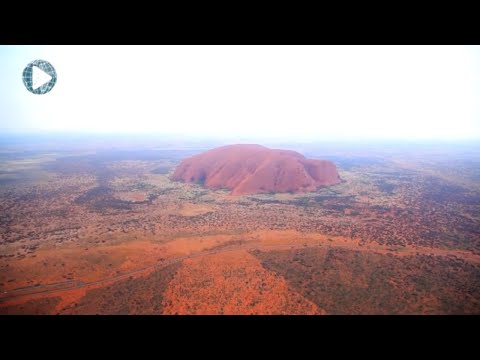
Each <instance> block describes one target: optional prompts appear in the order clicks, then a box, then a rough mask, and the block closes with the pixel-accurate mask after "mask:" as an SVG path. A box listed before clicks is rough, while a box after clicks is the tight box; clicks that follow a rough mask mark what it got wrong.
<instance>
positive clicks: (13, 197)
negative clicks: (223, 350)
mask: <svg viewBox="0 0 480 360" xmlns="http://www.w3.org/2000/svg"><path fill="white" fill-rule="evenodd" d="M213 147H214V146H213V145H210V144H202V145H201V146H197V147H185V146H183V147H182V146H176V145H172V144H166V145H165V144H163V145H162V146H159V147H153V146H152V147H150V148H145V147H143V148H138V149H137V148H128V147H121V146H117V147H115V148H106V147H104V148H100V149H99V148H87V147H86V148H85V149H78V148H75V149H64V148H62V149H61V150H58V149H55V147H54V146H51V147H39V148H33V147H32V149H27V150H25V147H22V146H18V145H8V146H7V145H4V146H2V147H0V314H319V315H323V314H480V149H479V148H475V147H464V148H458V147H452V148H448V147H443V146H431V147H426V146H424V147H418V148H417V147H409V146H406V145H402V146H401V145H398V146H397V147H395V146H393V145H392V146H390V147H382V146H380V145H378V146H377V147H375V148H370V147H362V148H358V149H357V148H356V149H352V148H350V147H345V146H344V147H342V146H341V145H338V146H333V145H332V146H331V147H321V146H316V145H308V146H307V145H295V144H285V145H284V148H289V149H293V150H296V151H299V152H301V153H302V154H305V155H306V156H308V157H309V158H312V159H325V160H330V161H332V162H333V163H335V165H336V167H337V169H338V173H339V175H340V178H341V179H342V182H341V183H338V184H335V185H332V186H322V187H320V188H318V189H317V190H316V191H313V192H306V193H288V192H287V193H265V194H251V195H239V196H237V195H232V194H230V192H229V191H227V190H225V189H223V190H222V189H220V190H210V189H208V188H205V187H203V186H202V185H201V184H188V183H183V182H179V181H172V180H171V175H172V174H173V172H174V171H175V168H176V167H177V166H178V164H179V163H180V161H181V160H183V159H185V158H187V157H189V156H192V155H195V154H198V153H200V152H202V151H204V150H207V149H210V148H213Z"/></svg>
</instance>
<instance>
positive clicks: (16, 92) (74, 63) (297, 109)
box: [0, 46, 480, 139]
mask: <svg viewBox="0 0 480 360" xmlns="http://www.w3.org/2000/svg"><path fill="white" fill-rule="evenodd" d="M36 59H43V60H47V61H49V62H51V63H52V65H53V66H54V67H55V69H56V71H57V74H58V81H57V84H56V86H55V88H54V89H53V90H52V91H51V92H50V93H48V94H46V95H33V94H31V93H29V92H28V91H27V90H26V88H25V87H24V86H23V83H22V79H21V77H22V71H23V68H24V67H25V66H26V65H27V64H28V63H29V62H30V61H32V60H36ZM0 131H3V132H5V131H16V132H22V131H28V132H32V131H62V132H63V131H75V132H108V133H112V132H115V133H127V132H137V133H138V132H140V133H149V134H152V133H159V134H176V135H180V134H186V135H189V136H191V135H195V134H197V135H201V136H203V135H214V136H249V137H252V138H255V137H258V138H288V137H291V138H296V139H334V138H341V139H352V138H353V139H370V138H382V139H392V138H405V139H437V138H439V139H463V138H468V139H472V138H480V47H478V46H0Z"/></svg>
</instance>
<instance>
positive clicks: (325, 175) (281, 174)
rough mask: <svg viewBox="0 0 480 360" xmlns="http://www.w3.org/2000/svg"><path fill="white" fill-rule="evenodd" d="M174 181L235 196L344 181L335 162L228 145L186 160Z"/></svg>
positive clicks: (310, 188) (309, 188)
mask: <svg viewBox="0 0 480 360" xmlns="http://www.w3.org/2000/svg"><path fill="white" fill-rule="evenodd" d="M172 180H176V181H183V182H186V183H201V184H203V185H204V186H205V187H207V188H209V189H229V190H231V191H232V192H231V194H232V195H246V194H258V193H269V192H291V193H297V192H309V191H315V190H316V189H317V188H318V187H319V186H322V185H334V184H337V183H339V182H341V179H340V176H339V175H338V172H337V168H336V166H335V164H333V163H332V162H331V161H326V160H311V159H306V158H305V156H303V155H302V154H300V153H297V152H295V151H291V150H277V149H269V148H266V147H264V146H261V145H249V144H239V145H227V146H222V147H218V148H215V149H212V150H209V151H206V152H204V153H202V154H199V155H195V156H192V157H190V158H187V159H185V160H183V161H182V162H181V163H180V165H179V166H178V167H177V168H176V170H175V172H174V173H173V175H172Z"/></svg>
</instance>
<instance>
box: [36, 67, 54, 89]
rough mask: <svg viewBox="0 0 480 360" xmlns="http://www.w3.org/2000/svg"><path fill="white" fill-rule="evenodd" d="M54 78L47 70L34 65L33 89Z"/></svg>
mask: <svg viewBox="0 0 480 360" xmlns="http://www.w3.org/2000/svg"><path fill="white" fill-rule="evenodd" d="M51 79H52V77H51V76H50V75H48V74H47V73H46V72H45V71H43V70H42V69H40V68H39V67H37V66H32V88H33V90H36V89H38V88H39V87H40V86H42V85H43V84H46V83H47V82H49V81H50V80H51Z"/></svg>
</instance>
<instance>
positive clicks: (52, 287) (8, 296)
mask: <svg viewBox="0 0 480 360" xmlns="http://www.w3.org/2000/svg"><path fill="white" fill-rule="evenodd" d="M323 246H325V247H347V248H352V246H351V245H346V244H344V245H341V244H338V243H337V244H328V243H321V244H319V243H315V244H307V243H305V244H300V245H299V244H298V243H288V244H274V245H251V244H249V245H238V246H231V247H226V248H223V249H214V250H206V251H201V252H197V253H194V254H190V255H184V256H179V257H173V258H171V259H167V260H163V261H161V262H159V263H156V264H154V265H150V266H147V267H144V268H140V269H137V270H133V271H129V272H126V273H123V274H119V275H115V276H111V277H107V278H103V279H99V280H96V281H91V282H83V281H79V280H68V281H63V282H56V283H50V284H44V285H34V286H28V287H22V288H17V289H14V290H11V291H8V292H4V293H2V294H0V303H2V302H5V301H8V300H12V299H19V298H23V297H35V296H36V295H45V294H52V293H57V292H61V291H69V290H76V289H81V288H88V287H94V286H99V285H100V286H102V285H107V284H109V283H114V282H117V281H120V280H124V279H128V278H130V277H132V276H134V275H137V276H138V275H141V274H143V273H147V272H149V271H152V270H156V269H159V268H163V267H166V266H168V265H171V264H173V263H177V262H180V261H183V260H186V259H192V258H196V257H201V256H208V255H213V254H219V253H225V252H232V251H238V250H278V249H285V248H289V249H304V248H315V247H323ZM355 250H358V251H379V252H385V251H387V252H390V253H393V252H391V251H389V250H386V249H385V247H383V246H378V248H377V247H374V248H370V247H366V248H362V247H357V246H355ZM418 252H422V253H426V254H431V255H437V256H449V255H463V252H458V251H438V250H437V251H435V253H433V252H430V251H429V250H427V249H424V250H422V249H419V248H417V249H405V250H404V251H402V253H396V254H397V255H414V254H416V253H418ZM462 257H463V256H462ZM465 257H467V256H465ZM468 258H470V259H468ZM465 260H470V261H472V262H477V263H478V262H480V257H478V256H468V257H467V259H465Z"/></svg>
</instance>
